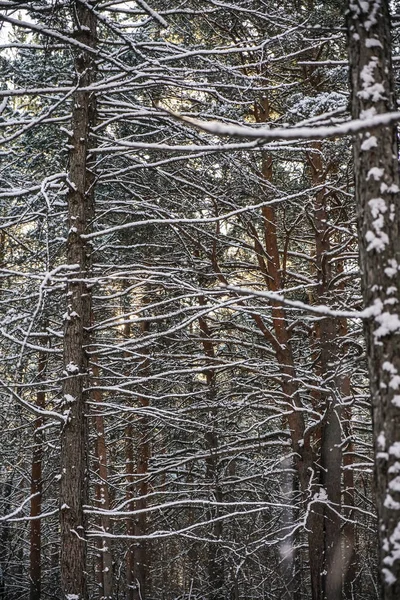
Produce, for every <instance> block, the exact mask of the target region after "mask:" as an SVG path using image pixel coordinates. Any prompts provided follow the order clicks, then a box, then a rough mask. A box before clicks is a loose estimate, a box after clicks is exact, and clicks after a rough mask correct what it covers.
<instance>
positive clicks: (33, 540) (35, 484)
mask: <svg viewBox="0 0 400 600" xmlns="http://www.w3.org/2000/svg"><path fill="white" fill-rule="evenodd" d="M46 343H47V340H46V339H44V340H42V344H43V345H45V344H46ZM46 365H47V355H46V353H45V352H40V353H39V361H38V382H39V383H40V381H43V380H44V379H45V375H46ZM45 401H46V394H45V392H44V391H43V390H39V391H38V392H37V394H36V405H37V406H38V407H39V408H42V409H44V408H45ZM42 426H43V417H37V418H36V419H35V423H34V433H33V454H32V471H31V494H32V496H33V495H34V497H33V498H32V500H31V514H30V516H31V517H33V520H32V521H31V522H30V530H31V531H30V565H29V575H30V592H29V598H30V600H40V598H41V582H42V563H41V550H42V529H41V520H40V519H38V518H37V517H38V516H39V515H40V513H41V512H42V490H43V481H42V460H43V429H42Z"/></svg>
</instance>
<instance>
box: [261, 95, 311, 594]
mask: <svg viewBox="0 0 400 600" xmlns="http://www.w3.org/2000/svg"><path fill="white" fill-rule="evenodd" d="M269 111H270V107H269V103H268V99H267V98H263V99H262V100H260V102H259V103H258V104H257V107H256V110H255V117H256V121H257V122H259V123H263V122H266V121H268V120H269ZM261 174H262V177H263V179H264V180H265V181H271V180H272V175H273V173H272V159H271V156H270V155H269V153H267V152H263V153H262V165H261ZM262 215H263V217H264V244H265V251H266V256H267V261H266V283H267V286H268V290H269V291H271V292H280V291H281V289H282V278H281V266H280V255H279V246H278V237H277V229H276V214H275V209H274V207H273V206H272V205H267V206H264V207H263V209H262ZM271 305H272V324H273V330H274V334H275V338H276V340H277V342H278V344H277V345H276V346H275V352H276V359H277V362H278V363H279V365H280V366H281V370H282V381H281V386H282V391H283V393H284V394H285V396H286V398H287V401H288V409H292V410H291V411H290V412H289V415H288V416H287V419H286V421H287V425H288V426H289V431H290V435H291V439H292V450H293V452H294V453H295V459H294V463H295V468H296V471H297V475H298V478H299V483H300V489H301V491H302V493H303V498H304V500H305V501H306V502H308V498H309V491H310V488H309V486H310V476H311V473H313V472H314V471H315V465H314V455H313V451H312V448H311V444H310V437H309V436H307V437H305V435H304V434H305V429H306V427H305V420H304V416H303V412H302V411H301V410H300V409H301V407H302V403H301V399H300V396H299V391H298V384H297V383H296V373H295V367H294V358H293V352H292V347H291V341H290V335H289V331H288V327H287V320H286V314H285V310H284V308H283V306H282V305H281V304H280V303H278V302H271ZM296 409H299V410H296ZM314 483H315V481H313V482H311V485H313V484H314ZM307 526H308V530H309V533H308V538H309V539H308V544H309V564H310V575H311V590H312V599H313V600H321V597H322V588H321V572H322V570H323V568H322V565H323V561H322V558H323V552H322V549H323V513H322V511H321V507H320V504H315V505H314V507H313V509H312V510H311V511H310V512H309V517H308V524H307ZM286 571H288V568H286Z"/></svg>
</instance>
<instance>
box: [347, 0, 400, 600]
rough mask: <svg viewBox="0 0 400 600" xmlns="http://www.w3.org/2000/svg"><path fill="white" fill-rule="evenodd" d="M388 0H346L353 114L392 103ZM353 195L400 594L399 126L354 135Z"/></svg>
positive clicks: (382, 536) (392, 575) (393, 577)
mask: <svg viewBox="0 0 400 600" xmlns="http://www.w3.org/2000/svg"><path fill="white" fill-rule="evenodd" d="M388 4H389V3H388V1H387V0H365V1H363V2H361V1H358V2H356V1H355V0H351V1H350V2H349V5H348V9H349V10H348V15H347V19H348V20H347V23H348V39H349V59H350V75H351V92H352V94H351V99H352V116H353V118H355V119H357V118H361V119H368V118H369V117H370V116H371V115H373V114H382V113H386V112H389V111H394V110H395V109H396V103H395V99H394V81H393V70H392V64H391V44H390V25H389V6H388ZM354 174H355V195H356V202H357V211H358V228H359V244H360V263H361V272H362V288H363V297H364V303H365V306H366V307H368V309H369V310H370V311H371V318H370V319H368V320H366V322H365V335H366V342H367V356H368V369H369V378H370V388H371V395H372V408H373V432H374V446H375V458H376V460H375V477H376V501H377V509H378V534H379V541H380V574H381V578H382V590H383V591H382V597H383V598H384V599H385V600H395V599H398V598H400V475H399V474H400V393H399V388H400V304H399V299H400V277H399V265H400V230H399V229H400V228H399V225H400V195H399V165H398V147H397V140H396V127H395V126H390V127H381V128H379V130H371V131H369V132H366V133H364V134H359V135H357V136H356V137H355V139H354Z"/></svg>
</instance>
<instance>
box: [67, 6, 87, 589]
mask: <svg viewBox="0 0 400 600" xmlns="http://www.w3.org/2000/svg"><path fill="white" fill-rule="evenodd" d="M73 9H74V10H73V19H74V28H75V29H74V36H75V38H76V39H77V40H78V41H79V42H81V43H83V44H85V45H86V46H89V47H92V48H94V47H95V44H96V19H95V16H94V15H93V13H92V11H91V10H90V8H89V7H88V6H86V5H84V4H81V3H80V2H75V3H74V7H73ZM75 69H76V75H77V84H78V88H77V91H76V92H75V94H74V97H73V107H72V134H71V141H70V144H71V151H70V169H69V177H68V185H69V191H68V194H67V202H68V222H69V232H68V238H67V265H68V266H69V278H68V283H67V313H66V315H65V326H64V380H63V402H64V414H65V416H66V422H65V425H64V427H63V431H62V435H61V482H60V505H61V506H60V526H61V557H60V561H61V587H62V591H63V594H64V596H65V597H67V598H68V596H70V597H71V596H72V597H74V599H75V598H76V599H78V600H86V598H87V587H86V541H85V537H84V536H85V528H86V519H85V515H84V510H83V507H84V505H85V504H87V502H88V460H87V459H88V432H87V429H88V427H87V421H86V416H85V412H86V401H87V392H86V391H85V388H86V389H87V387H88V377H89V361H88V353H87V349H88V348H89V342H90V340H89V328H90V322H91V287H90V285H89V281H88V278H89V277H90V271H91V246H90V243H88V242H86V241H85V240H84V239H82V237H81V235H82V234H86V233H89V232H90V230H91V222H92V217H93V210H94V207H93V206H94V180H95V177H94V172H93V169H92V165H91V164H90V160H89V150H90V144H91V142H90V131H91V127H93V125H94V124H95V121H96V105H95V97H94V94H93V93H91V92H88V91H84V90H83V89H82V88H84V87H86V86H90V84H91V83H93V82H94V80H95V63H94V59H93V55H92V53H91V52H90V51H85V50H81V49H80V50H79V51H77V52H76V53H75Z"/></svg>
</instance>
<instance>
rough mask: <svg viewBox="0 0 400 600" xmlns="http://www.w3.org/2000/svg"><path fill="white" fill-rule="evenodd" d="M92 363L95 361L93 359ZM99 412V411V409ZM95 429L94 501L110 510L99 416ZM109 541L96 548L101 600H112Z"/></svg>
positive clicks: (97, 395)
mask: <svg viewBox="0 0 400 600" xmlns="http://www.w3.org/2000/svg"><path fill="white" fill-rule="evenodd" d="M93 362H94V363H95V362H96V359H95V358H94V361H93ZM92 370H93V377H94V380H95V382H98V381H99V367H98V366H97V365H95V364H94V365H93V367H92ZM93 399H94V401H95V402H96V403H98V402H101V400H102V393H101V391H100V390H94V392H93ZM99 410H101V409H99ZM94 421H95V428H96V447H95V454H96V461H97V469H96V470H97V475H98V483H97V484H96V500H97V502H98V506H99V508H102V509H103V510H110V508H111V507H110V494H109V488H108V468H107V446H106V439H105V431H104V418H103V416H102V415H101V414H97V415H96V416H95V418H94ZM100 526H101V529H102V530H103V531H104V533H110V531H111V519H110V517H109V516H108V515H102V516H101V518H100ZM110 545H111V539H110V538H107V537H104V538H99V541H98V544H97V548H98V564H97V567H96V570H97V578H98V584H99V586H100V589H101V594H100V599H101V600H112V598H113V568H112V554H111V549H110Z"/></svg>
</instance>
